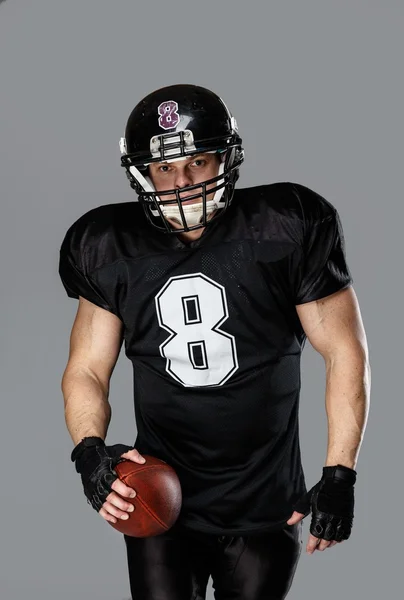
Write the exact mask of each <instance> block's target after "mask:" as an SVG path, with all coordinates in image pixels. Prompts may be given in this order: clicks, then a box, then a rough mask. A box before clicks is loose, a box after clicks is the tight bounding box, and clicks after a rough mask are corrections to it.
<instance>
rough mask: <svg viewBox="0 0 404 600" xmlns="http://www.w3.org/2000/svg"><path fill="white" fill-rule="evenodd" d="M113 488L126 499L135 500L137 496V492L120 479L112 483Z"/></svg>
mask: <svg viewBox="0 0 404 600" xmlns="http://www.w3.org/2000/svg"><path fill="white" fill-rule="evenodd" d="M111 488H112V489H113V490H114V491H115V492H116V493H117V494H119V495H120V496H123V497H124V498H134V497H135V496H136V490H134V489H133V488H131V487H129V486H127V485H125V484H124V482H123V481H121V480H120V479H119V477H118V478H117V479H115V481H114V482H113V483H112V485H111ZM111 493H112V492H111ZM107 500H108V498H107Z"/></svg>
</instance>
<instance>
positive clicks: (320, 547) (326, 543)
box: [317, 540, 330, 552]
mask: <svg viewBox="0 0 404 600" xmlns="http://www.w3.org/2000/svg"><path fill="white" fill-rule="evenodd" d="M329 545H330V542H329V541H328V540H321V542H320V543H319V545H318V546H317V550H320V552H323V550H325V549H326V548H328V546H329Z"/></svg>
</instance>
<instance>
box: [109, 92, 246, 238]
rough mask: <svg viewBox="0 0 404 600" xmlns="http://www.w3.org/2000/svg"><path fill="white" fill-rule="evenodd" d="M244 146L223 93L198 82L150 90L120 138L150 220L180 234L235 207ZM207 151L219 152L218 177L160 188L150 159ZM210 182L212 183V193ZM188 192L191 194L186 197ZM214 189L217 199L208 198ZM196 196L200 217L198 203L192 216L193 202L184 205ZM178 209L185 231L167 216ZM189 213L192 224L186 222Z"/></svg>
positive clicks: (129, 172) (129, 173)
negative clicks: (153, 178)
mask: <svg viewBox="0 0 404 600" xmlns="http://www.w3.org/2000/svg"><path fill="white" fill-rule="evenodd" d="M241 144H242V140H241V138H240V137H239V135H238V128H237V123H236V120H235V118H234V117H233V116H232V115H231V113H230V112H229V110H228V109H227V107H226V105H225V104H224V102H223V100H221V98H219V96H217V95H216V94H214V93H213V92H211V91H209V90H207V89H205V88H202V87H199V86H196V85H172V86H168V87H164V88H161V89H159V90H156V91H155V92H153V93H151V94H149V95H148V96H146V97H145V98H144V99H143V100H141V101H140V102H139V103H138V104H137V106H135V108H134V109H133V111H132V112H131V114H130V116H129V119H128V122H127V125H126V130H125V137H123V138H121V141H120V150H121V165H122V167H124V168H125V169H126V175H127V177H128V179H129V182H130V185H131V187H132V188H133V189H134V190H135V191H136V192H137V194H138V199H139V201H140V202H141V203H142V205H143V208H144V210H145V213H146V216H147V218H148V219H149V221H150V223H152V224H153V225H154V226H155V227H157V228H158V229H160V230H162V231H166V232H168V233H180V232H182V231H191V230H193V229H198V228H200V227H206V226H207V225H208V224H209V222H210V221H211V220H213V219H216V218H217V217H218V216H219V215H221V214H223V213H224V212H225V210H226V208H227V207H228V206H229V205H230V203H231V200H232V197H233V193H234V186H235V183H236V181H237V179H238V177H239V167H240V165H241V163H242V162H243V160H244V150H243V148H242V146H241ZM207 152H217V153H219V157H220V166H219V172H218V175H217V176H216V177H214V178H212V179H209V180H206V181H203V182H201V183H197V184H195V185H190V186H186V187H182V188H177V189H171V190H164V191H161V190H160V191H158V192H157V191H156V190H155V188H154V186H153V184H152V181H151V179H150V177H149V175H148V165H149V164H150V163H153V162H160V161H167V162H170V161H175V160H181V159H184V158H187V157H189V156H192V155H196V154H202V153H207ZM211 184H213V185H211ZM207 186H211V187H209V189H208V191H207V189H206V188H207ZM184 192H185V193H187V194H188V195H187V197H186V198H184V197H183V198H182V199H181V196H180V195H181V194H182V195H183V194H184ZM189 192H194V193H192V195H189ZM212 193H214V196H213V199H212V200H211V201H208V200H207V195H208V194H209V195H210V194H212ZM167 196H175V199H172V198H171V199H167ZM192 199H200V203H197V208H198V207H200V210H199V212H198V213H197V216H196V217H195V204H196V203H195V204H193V205H192V206H193V209H191V210H193V219H190V212H189V206H190V205H189V204H188V205H184V206H183V204H182V203H183V202H184V201H185V200H187V201H189V200H192ZM173 211H174V212H175V213H177V215H178V218H177V221H178V222H179V219H181V221H182V228H180V229H175V228H174V227H172V226H171V224H170V223H169V222H168V221H167V219H166V218H165V216H166V217H167V216H168V215H172V214H173ZM212 212H214V214H213V215H212V217H211V219H209V216H210V215H211V213H212ZM187 213H188V221H193V222H192V223H191V222H187ZM195 220H196V221H197V222H195Z"/></svg>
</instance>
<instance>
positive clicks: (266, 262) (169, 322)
mask: <svg viewBox="0 0 404 600" xmlns="http://www.w3.org/2000/svg"><path fill="white" fill-rule="evenodd" d="M120 152H121V165H122V167H123V169H124V172H125V173H126V176H127V178H128V181H129V184H130V186H131V187H132V188H133V190H134V192H135V194H134V198H133V199H134V201H129V202H118V203H116V202H114V203H110V204H106V205H102V206H97V207H96V208H94V209H92V210H90V211H88V212H86V213H85V214H84V215H81V216H79V218H78V219H77V220H76V221H75V222H74V223H73V225H71V227H70V228H69V229H68V231H67V233H66V235H65V238H64V240H63V243H62V245H61V249H60V266H59V273H60V277H61V279H62V282H63V285H64V287H65V289H66V292H67V294H68V295H69V296H70V297H72V298H76V299H78V300H79V306H78V312H77V315H76V319H75V323H74V325H73V329H72V335H71V343H70V354H69V360H68V364H67V366H66V369H65V372H64V375H63V382H62V389H63V394H64V399H65V414H66V423H67V426H68V429H69V432H70V434H71V437H72V440H73V443H74V450H73V453H72V457H71V458H72V460H73V461H74V463H75V467H76V470H77V472H78V473H79V474H80V475H81V480H82V484H83V488H84V492H85V495H86V497H87V501H88V503H89V504H91V505H92V507H93V508H94V509H95V510H96V511H97V512H99V514H100V515H101V517H103V518H104V519H106V520H109V521H112V522H115V521H116V520H117V519H119V518H125V517H127V511H128V510H129V509H130V507H131V504H130V503H128V502H126V501H125V497H129V495H130V494H133V493H136V490H132V489H131V488H129V487H127V486H125V485H124V484H123V482H121V481H119V479H118V478H117V476H116V474H115V472H114V466H115V465H116V464H117V462H119V460H122V458H126V459H129V460H133V461H135V462H139V463H140V462H142V460H144V459H142V455H143V454H150V455H153V456H156V457H158V458H160V459H162V460H164V461H166V462H167V463H169V464H170V465H171V466H172V467H173V468H174V469H175V470H176V472H177V474H178V476H179V478H180V482H181V486H182V492H183V505H182V509H181V513H180V516H179V518H178V521H177V522H176V523H175V525H174V526H173V527H172V528H171V529H170V530H169V531H167V532H166V533H165V534H163V535H160V536H155V537H149V538H134V537H127V536H125V544H126V550H127V558H128V569H129V579H130V587H131V593H132V596H133V598H134V599H137V598H141V599H142V600H149V599H150V600H152V599H155V598H159V599H160V600H163V599H164V600H202V599H203V598H205V593H206V586H207V582H208V579H209V577H210V576H211V577H212V581H213V588H214V590H215V595H216V596H215V597H216V599H217V600H225V599H227V598H230V597H231V598H234V599H236V598H237V599H240V600H241V599H242V600H264V599H265V600H269V599H272V600H280V599H283V598H285V597H286V595H287V593H288V590H289V589H290V587H291V584H292V580H293V577H294V574H295V571H296V567H297V564H298V561H299V557H300V555H301V548H302V522H303V519H304V518H305V517H306V516H307V515H308V514H309V513H311V523H310V535H309V539H308V542H307V546H306V549H307V552H309V553H310V554H311V553H313V552H314V551H315V550H318V551H323V550H324V549H326V548H331V547H332V546H334V545H336V544H338V543H340V542H342V541H343V540H347V539H348V538H349V537H350V534H351V529H352V524H353V516H354V485H355V482H356V475H357V472H356V463H357V459H358V453H359V448H360V445H361V441H362V437H363V432H364V428H365V422H366V418H367V410H368V396H369V379H370V375H369V372H370V371H369V364H368V350H367V344H366V337H365V332H364V328H363V324H362V320H361V316H360V311H359V306H358V301H357V298H356V295H355V293H354V290H353V279H352V274H351V272H350V270H349V268H348V265H347V260H346V250H345V243H344V235H343V230H342V225H341V220H340V217H339V214H338V211H337V209H336V208H335V207H334V206H333V204H331V202H330V201H328V200H326V199H325V198H324V197H322V196H321V195H320V194H318V193H317V192H315V191H313V190H311V189H310V188H308V187H306V186H304V185H302V184H298V183H294V182H277V183H271V184H263V185H258V186H255V187H250V188H236V182H237V180H238V177H239V170H240V167H241V165H242V163H243V160H244V149H243V144H242V139H241V137H240V135H239V129H238V124H237V122H236V119H235V118H234V116H233V115H232V114H231V112H230V111H229V109H228V108H227V106H226V105H225V103H224V102H223V100H222V99H221V98H220V97H219V96H217V95H216V94H215V93H213V92H212V91H210V90H207V89H205V88H202V87H199V86H196V85H172V86H168V87H165V88H162V89H159V90H156V91H154V92H152V93H151V94H149V95H148V96H146V97H145V98H144V99H143V100H141V101H140V102H139V103H138V104H137V105H136V106H135V108H134V109H133V111H132V112H131V114H130V116H129V119H128V121H127V124H126V129H125V132H124V136H123V137H122V138H121V141H120ZM306 339H309V341H310V343H311V344H312V346H313V347H314V348H315V350H316V351H318V352H319V353H320V354H321V355H322V357H323V358H324V361H325V367H326V389H325V400H326V410H327V417H328V448H327V454H326V457H325V460H324V465H323V472H322V476H321V478H320V479H319V481H318V482H317V483H315V485H313V486H312V487H311V488H310V489H309V490H308V489H307V488H306V482H305V476H304V472H303V468H302V463H301V453H300V446H299V419H298V411H299V395H300V381H301V380H300V359H301V354H302V350H303V347H304V344H305V341H306ZM123 342H124V346H125V354H126V356H127V357H128V359H129V360H130V361H131V363H132V366H133V377H134V397H133V401H134V408H135V417H136V426H137V436H136V439H135V441H134V443H133V444H129V445H125V444H115V445H112V446H111V445H109V446H108V445H106V443H105V438H106V434H107V429H108V425H109V422H110V418H111V407H110V404H109V385H110V379H111V375H112V372H113V370H114V366H115V364H116V361H117V358H118V355H119V352H120V348H121V346H122V343H123ZM312 403H313V411H319V410H321V408H320V406H321V404H320V403H318V399H312ZM314 403H316V405H317V407H316V408H314ZM337 584H338V582H337Z"/></svg>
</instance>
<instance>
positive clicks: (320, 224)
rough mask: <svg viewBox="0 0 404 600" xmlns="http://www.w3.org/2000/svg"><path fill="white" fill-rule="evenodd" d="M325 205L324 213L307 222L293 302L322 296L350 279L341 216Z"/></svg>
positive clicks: (340, 288) (297, 302) (340, 286)
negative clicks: (326, 209)
mask: <svg viewBox="0 0 404 600" xmlns="http://www.w3.org/2000/svg"><path fill="white" fill-rule="evenodd" d="M327 207H328V208H331V211H330V210H328V214H327V215H324V216H321V217H317V218H316V219H314V220H311V219H309V220H308V221H309V222H308V223H306V231H305V235H304V241H303V255H302V262H301V265H300V271H299V277H298V282H297V289H296V291H295V304H304V303H305V302H312V301H313V300H318V299H320V298H324V297H325V296H329V295H330V294H334V293H335V292H338V291H339V290H342V289H344V288H346V287H349V286H350V285H351V284H352V283H353V278H352V274H351V272H350V270H349V267H348V264H347V260H346V249H345V239H344V233H343V229H342V224H341V219H340V216H339V214H338V211H337V210H336V209H335V208H334V207H332V205H331V204H330V203H329V202H327ZM310 221H311V222H310Z"/></svg>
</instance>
